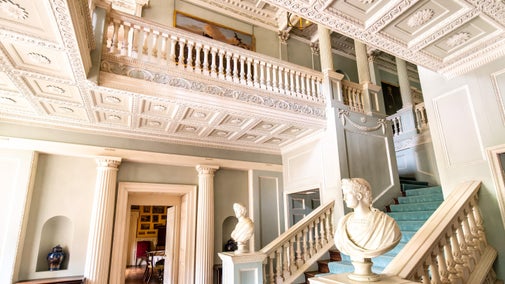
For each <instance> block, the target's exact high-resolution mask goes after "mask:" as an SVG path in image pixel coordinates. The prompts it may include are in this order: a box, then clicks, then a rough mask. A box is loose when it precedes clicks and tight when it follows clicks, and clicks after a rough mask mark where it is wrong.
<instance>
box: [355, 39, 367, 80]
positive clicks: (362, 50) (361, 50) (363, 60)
mask: <svg viewBox="0 0 505 284" xmlns="http://www.w3.org/2000/svg"><path fill="white" fill-rule="evenodd" d="M354 49H355V51H356V64H357V65H358V80H359V83H368V82H370V69H369V67H368V55H367V53H366V45H365V44H364V43H362V42H360V41H358V40H354Z"/></svg>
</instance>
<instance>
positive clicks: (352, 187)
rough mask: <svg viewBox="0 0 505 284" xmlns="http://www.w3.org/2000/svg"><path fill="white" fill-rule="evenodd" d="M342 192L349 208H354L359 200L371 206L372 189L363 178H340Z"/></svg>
mask: <svg viewBox="0 0 505 284" xmlns="http://www.w3.org/2000/svg"><path fill="white" fill-rule="evenodd" d="M342 193H343V195H344V200H345V202H346V205H347V207H349V208H355V207H356V206H357V203H359V202H361V203H364V204H365V205H366V207H371V206H372V189H371V186H370V184H369V183H368V181H366V180H365V179H362V178H349V179H342ZM355 202H357V203H356V204H354V203H355Z"/></svg>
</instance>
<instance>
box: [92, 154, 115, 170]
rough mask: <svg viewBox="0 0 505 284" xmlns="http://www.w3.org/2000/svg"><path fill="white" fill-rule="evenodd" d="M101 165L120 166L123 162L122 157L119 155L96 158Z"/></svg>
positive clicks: (106, 166) (108, 166)
mask: <svg viewBox="0 0 505 284" xmlns="http://www.w3.org/2000/svg"><path fill="white" fill-rule="evenodd" d="M95 161H96V163H97V165H98V166H99V167H105V168H118V167H119V165H120V164H121V158H118V157H105V156H103V157H96V159H95Z"/></svg>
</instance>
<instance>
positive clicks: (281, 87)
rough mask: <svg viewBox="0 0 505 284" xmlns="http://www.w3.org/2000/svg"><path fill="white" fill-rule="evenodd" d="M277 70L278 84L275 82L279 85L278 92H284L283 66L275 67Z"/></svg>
mask: <svg viewBox="0 0 505 284" xmlns="http://www.w3.org/2000/svg"><path fill="white" fill-rule="evenodd" d="M277 72H278V74H277V77H278V78H279V82H278V84H277V85H278V86H279V92H280V93H285V92H284V88H285V86H284V83H283V78H284V76H283V74H284V68H283V67H281V66H279V68H278V69H277Z"/></svg>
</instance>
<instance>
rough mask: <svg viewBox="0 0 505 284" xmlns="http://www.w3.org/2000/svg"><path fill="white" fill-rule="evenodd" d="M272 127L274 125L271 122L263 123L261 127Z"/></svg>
mask: <svg viewBox="0 0 505 284" xmlns="http://www.w3.org/2000/svg"><path fill="white" fill-rule="evenodd" d="M272 127H274V126H273V125H272V124H269V123H267V124H263V125H262V126H261V128H263V129H270V128H272Z"/></svg>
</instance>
